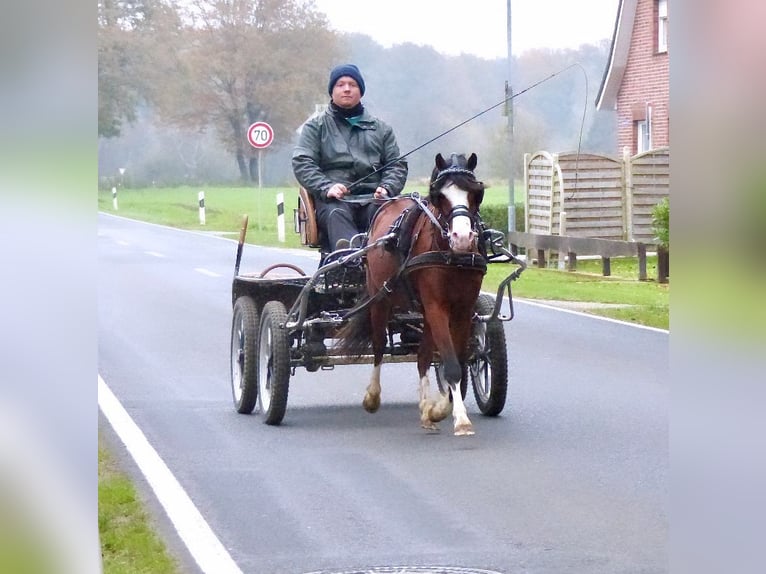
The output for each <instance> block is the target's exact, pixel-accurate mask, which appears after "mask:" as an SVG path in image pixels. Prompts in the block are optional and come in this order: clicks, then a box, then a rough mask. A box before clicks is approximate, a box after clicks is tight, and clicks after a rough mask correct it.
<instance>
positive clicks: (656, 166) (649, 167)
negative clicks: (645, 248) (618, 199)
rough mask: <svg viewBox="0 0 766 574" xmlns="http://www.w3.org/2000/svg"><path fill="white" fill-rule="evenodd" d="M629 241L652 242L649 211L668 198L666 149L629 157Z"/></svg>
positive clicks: (652, 233) (668, 168)
mask: <svg viewBox="0 0 766 574" xmlns="http://www.w3.org/2000/svg"><path fill="white" fill-rule="evenodd" d="M630 166H631V173H632V178H631V179H632V183H633V189H632V212H633V236H632V237H631V238H630V239H631V240H632V241H643V242H646V243H653V242H654V230H653V229H652V209H654V206H655V205H657V204H658V203H659V202H660V201H662V199H663V198H665V197H668V195H669V194H670V149H669V148H658V149H654V150H650V151H648V152H645V153H642V154H639V155H636V156H633V157H632V158H631V160H630Z"/></svg>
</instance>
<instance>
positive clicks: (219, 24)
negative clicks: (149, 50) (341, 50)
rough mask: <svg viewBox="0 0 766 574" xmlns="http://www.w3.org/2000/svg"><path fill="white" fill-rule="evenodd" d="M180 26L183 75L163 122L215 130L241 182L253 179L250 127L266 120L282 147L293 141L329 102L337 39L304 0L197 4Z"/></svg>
mask: <svg viewBox="0 0 766 574" xmlns="http://www.w3.org/2000/svg"><path fill="white" fill-rule="evenodd" d="M183 21H184V22H185V26H184V30H183V34H184V39H185V40H184V42H183V44H182V46H183V47H181V48H179V49H178V50H177V53H176V57H177V61H178V70H177V71H176V73H175V74H174V75H173V76H172V82H168V81H166V82H165V88H166V89H165V90H164V92H163V93H164V95H163V98H162V99H161V100H158V103H160V109H161V111H162V113H163V116H164V117H166V118H167V119H169V120H171V121H172V122H174V123H177V124H180V125H182V126H185V127H187V128H196V129H204V128H205V127H207V126H213V127H214V129H215V130H216V133H217V134H218V136H219V138H220V140H221V142H222V143H223V144H224V146H225V147H226V149H227V150H228V151H229V152H230V153H231V154H232V155H233V156H234V158H235V160H236V162H237V166H238V169H239V172H240V176H241V178H242V180H243V181H248V180H251V181H252V180H253V179H255V177H256V174H257V171H258V169H257V168H258V164H257V161H258V155H257V154H256V153H255V150H254V149H252V148H251V147H250V145H249V144H248V143H247V128H248V127H249V125H250V124H252V123H253V122H256V121H266V122H268V123H269V124H271V125H272V127H273V128H274V131H275V139H276V140H277V141H292V139H293V135H294V133H295V130H296V129H297V128H298V127H299V126H300V124H301V123H302V122H303V120H305V118H306V117H307V116H308V114H309V113H310V112H311V111H312V110H313V109H314V104H316V103H317V102H319V101H323V100H325V99H326V97H327V96H326V92H325V89H324V88H325V86H326V81H327V73H328V72H329V69H330V66H331V61H332V60H331V58H332V56H333V54H334V46H335V40H334V34H333V33H332V32H331V31H330V30H329V29H328V26H327V21H326V18H325V17H324V15H322V14H320V13H318V12H316V10H315V8H314V4H313V2H304V1H299V0H194V2H192V3H191V4H189V5H188V6H187V7H186V9H185V12H184V13H183ZM169 79H170V78H169ZM322 94H324V95H322ZM320 97H321V98H322V100H320V99H319V98H320Z"/></svg>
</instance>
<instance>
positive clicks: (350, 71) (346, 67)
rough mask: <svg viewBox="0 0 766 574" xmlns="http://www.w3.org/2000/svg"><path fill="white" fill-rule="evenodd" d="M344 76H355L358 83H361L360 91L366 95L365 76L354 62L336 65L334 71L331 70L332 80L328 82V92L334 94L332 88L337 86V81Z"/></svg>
mask: <svg viewBox="0 0 766 574" xmlns="http://www.w3.org/2000/svg"><path fill="white" fill-rule="evenodd" d="M343 76H349V77H350V78H354V80H356V83H357V84H359V91H360V92H362V95H364V78H363V77H362V73H361V72H360V71H359V68H357V67H356V66H355V65H354V64H342V65H340V66H335V67H334V68H333V69H332V72H330V82H329V83H328V84H327V93H328V94H330V95H332V89H333V88H334V87H335V82H337V81H338V79H339V78H342V77H343Z"/></svg>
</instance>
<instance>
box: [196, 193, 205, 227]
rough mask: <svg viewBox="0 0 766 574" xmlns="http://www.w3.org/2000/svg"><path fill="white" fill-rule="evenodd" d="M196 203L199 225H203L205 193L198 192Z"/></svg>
mask: <svg viewBox="0 0 766 574" xmlns="http://www.w3.org/2000/svg"><path fill="white" fill-rule="evenodd" d="M197 201H198V202H199V224H200V225H205V192H204V191H200V192H199V193H198V194H197Z"/></svg>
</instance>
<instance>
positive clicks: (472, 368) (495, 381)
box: [468, 293, 508, 417]
mask: <svg viewBox="0 0 766 574" xmlns="http://www.w3.org/2000/svg"><path fill="white" fill-rule="evenodd" d="M494 307H495V301H494V299H493V298H492V297H491V296H489V295H486V294H484V293H481V294H480V295H479V298H478V300H477V301H476V307H475V309H476V313H478V314H479V315H489V314H490V313H492V310H493V309H494ZM468 370H469V372H470V373H471V381H472V382H473V396H474V397H475V398H476V404H477V405H478V406H479V410H480V411H481V413H482V414H483V415H486V416H490V417H494V416H497V415H499V414H500V412H501V411H502V410H503V407H505V397H506V394H507V392H508V354H507V349H506V345H505V330H504V329H503V323H502V322H501V321H500V320H498V319H495V320H494V321H490V322H488V323H479V322H474V324H473V330H472V332H471V356H470V358H469V360H468Z"/></svg>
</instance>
